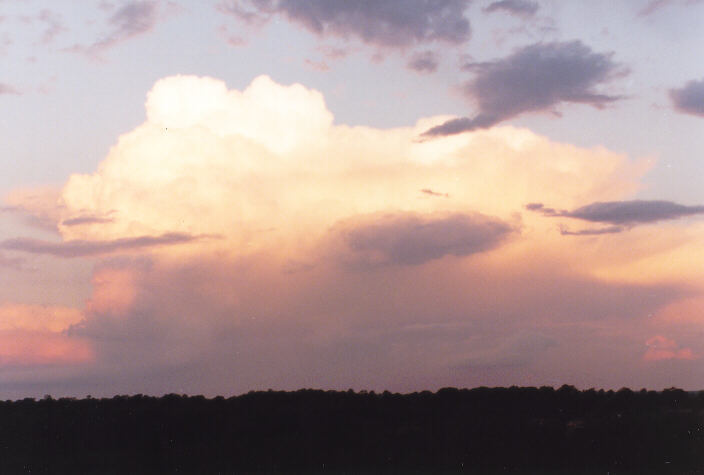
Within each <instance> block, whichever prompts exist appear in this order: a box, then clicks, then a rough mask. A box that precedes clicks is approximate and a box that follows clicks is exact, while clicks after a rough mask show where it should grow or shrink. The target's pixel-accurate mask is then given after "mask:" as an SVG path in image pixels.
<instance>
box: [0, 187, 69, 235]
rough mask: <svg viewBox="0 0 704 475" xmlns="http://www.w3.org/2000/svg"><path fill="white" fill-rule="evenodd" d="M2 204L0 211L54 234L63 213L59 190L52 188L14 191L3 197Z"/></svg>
mask: <svg viewBox="0 0 704 475" xmlns="http://www.w3.org/2000/svg"><path fill="white" fill-rule="evenodd" d="M4 202H5V203H6V205H5V206H3V207H2V208H0V210H2V211H3V212H5V213H12V214H17V215H19V216H21V217H22V218H23V220H24V222H25V224H27V225H29V226H32V227H36V228H39V229H43V230H46V231H53V232H56V230H57V225H58V223H59V221H61V214H62V212H63V211H64V206H63V204H62V203H61V190H60V189H58V188H56V187H52V186H43V187H36V188H31V189H15V190H12V191H10V192H9V193H8V194H7V195H5V197H4Z"/></svg>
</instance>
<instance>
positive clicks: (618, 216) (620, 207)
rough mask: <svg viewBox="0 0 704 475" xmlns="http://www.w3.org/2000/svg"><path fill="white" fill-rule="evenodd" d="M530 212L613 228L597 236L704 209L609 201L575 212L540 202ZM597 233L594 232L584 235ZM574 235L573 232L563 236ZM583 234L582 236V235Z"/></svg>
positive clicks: (670, 202)
mask: <svg viewBox="0 0 704 475" xmlns="http://www.w3.org/2000/svg"><path fill="white" fill-rule="evenodd" d="M526 209H528V210H530V211H537V212H540V213H542V214H543V215H544V216H550V217H565V218H576V219H581V220H584V221H592V222H596V223H609V224H613V225H614V226H613V227H610V228H605V230H601V232H596V234H603V233H604V232H619V231H620V230H622V229H621V226H634V225H636V224H644V223H654V222H657V221H663V220H669V219H678V218H682V217H685V216H692V215H696V214H702V213H704V206H686V205H681V204H678V203H673V202H672V201H646V200H631V201H606V202H601V201H599V202H595V203H591V204H588V205H585V206H581V207H579V208H576V209H574V210H572V211H567V210H560V211H557V210H555V209H553V208H545V207H543V205H542V204H541V203H530V204H528V205H527V206H526ZM585 233H586V234H595V233H594V232H592V233H590V232H585ZM563 234H572V233H563ZM580 234H581V233H580Z"/></svg>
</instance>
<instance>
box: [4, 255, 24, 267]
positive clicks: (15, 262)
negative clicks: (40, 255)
mask: <svg viewBox="0 0 704 475" xmlns="http://www.w3.org/2000/svg"><path fill="white" fill-rule="evenodd" d="M24 264H25V260H24V259H22V258H21V257H8V256H6V255H4V254H0V268H6V269H14V270H23V269H24Z"/></svg>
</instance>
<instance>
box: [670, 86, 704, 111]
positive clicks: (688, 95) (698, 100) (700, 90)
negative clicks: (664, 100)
mask: <svg viewBox="0 0 704 475" xmlns="http://www.w3.org/2000/svg"><path fill="white" fill-rule="evenodd" d="M670 99H671V100H672V103H673V105H674V106H675V109H676V110H678V111H680V112H683V113H685V114H692V115H698V116H700V117H704V79H702V80H700V81H689V82H688V83H687V84H685V85H684V87H682V88H680V89H672V90H670Z"/></svg>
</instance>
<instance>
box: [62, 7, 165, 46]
mask: <svg viewBox="0 0 704 475" xmlns="http://www.w3.org/2000/svg"><path fill="white" fill-rule="evenodd" d="M158 20H159V8H158V3H157V2H155V1H149V0H141V1H131V2H127V3H125V4H124V5H122V6H121V7H120V8H119V9H118V10H117V11H115V13H113V14H112V15H111V16H110V18H108V22H107V23H108V25H109V27H110V30H109V32H108V33H107V34H106V35H105V36H104V37H103V38H102V39H101V40H99V41H96V42H95V43H93V44H91V45H88V46H83V45H76V46H74V47H73V48H71V50H72V51H74V52H78V53H85V54H88V55H89V56H99V55H100V53H102V52H104V51H106V50H108V49H110V48H112V47H113V46H115V45H117V44H119V43H122V42H123V41H126V40H129V39H131V38H134V37H136V36H139V35H142V34H144V33H147V32H149V31H151V30H152V29H153V28H154V26H155V25H156V24H157V22H158Z"/></svg>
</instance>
